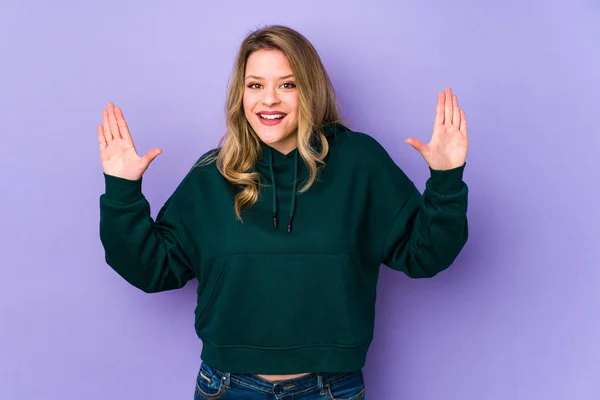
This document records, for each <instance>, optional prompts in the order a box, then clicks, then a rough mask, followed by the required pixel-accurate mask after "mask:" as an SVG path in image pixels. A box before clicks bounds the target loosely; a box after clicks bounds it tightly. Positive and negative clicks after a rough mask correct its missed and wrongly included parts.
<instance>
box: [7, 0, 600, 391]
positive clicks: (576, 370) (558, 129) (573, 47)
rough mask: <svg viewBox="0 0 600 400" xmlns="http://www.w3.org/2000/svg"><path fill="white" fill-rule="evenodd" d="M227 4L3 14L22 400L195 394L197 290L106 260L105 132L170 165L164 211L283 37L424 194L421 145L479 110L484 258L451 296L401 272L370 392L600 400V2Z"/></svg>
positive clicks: (387, 276)
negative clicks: (442, 109) (441, 118)
mask: <svg viewBox="0 0 600 400" xmlns="http://www.w3.org/2000/svg"><path fill="white" fill-rule="evenodd" d="M207 3H208V2H196V1H190V0H178V1H171V2H157V1H154V2H153V1H139V0H138V1H114V0H111V1H103V2H94V3H93V4H91V3H89V2H88V3H85V4H83V3H82V2H77V3H76V2H74V1H70V2H67V1H64V0H63V1H54V2H51V3H48V2H42V1H29V2H20V3H17V2H16V1H15V0H8V1H4V2H3V5H2V12H0V35H1V37H2V40H0V50H1V52H2V59H3V60H2V63H0V81H2V85H1V87H2V95H1V96H0V110H1V111H0V115H1V116H2V117H1V118H0V135H2V146H1V150H0V153H1V154H2V155H1V157H0V170H1V171H2V177H1V178H0V181H1V187H2V195H1V196H0V213H1V214H0V218H1V221H0V246H1V254H2V262H1V266H2V268H1V272H2V274H1V278H0V324H1V325H0V398H2V399H7V400H19V399H31V398H44V399H48V400H55V399H56V400H58V399H73V400H75V399H83V398H85V399H88V400H96V399H98V400H99V399H113V400H121V399H123V400H125V399H141V398H143V399H147V400H154V399H157V400H158V399H191V397H192V396H193V387H194V379H195V377H196V373H197V368H198V366H199V363H200V359H199V353H200V350H201V342H200V341H199V340H198V339H197V338H196V337H195V334H194V330H193V308H194V305H195V286H196V284H195V282H190V284H188V285H187V286H186V287H185V288H183V289H182V290H179V291H173V292H167V293H161V294H156V295H146V294H144V293H142V292H140V291H137V290H135V289H134V288H132V287H131V286H129V285H128V284H127V283H125V282H124V281H123V280H122V279H120V278H119V277H118V276H117V275H116V274H115V273H114V272H113V271H112V270H111V269H110V268H109V267H108V266H107V265H106V264H105V263H104V259H103V249H102V247H101V243H100V241H99V238H98V218H99V211H98V197H99V195H100V194H101V193H102V191H103V189H104V186H103V179H102V174H101V168H100V162H99V158H98V146H97V141H96V124H98V123H100V122H101V110H102V109H103V108H104V106H105V104H106V102H107V101H113V102H115V103H116V104H117V105H120V106H121V107H122V108H123V109H124V112H125V115H126V117H127V119H128V122H129V126H130V128H131V130H132V132H133V135H134V139H135V140H136V145H137V147H138V149H139V150H140V151H141V152H145V151H147V150H148V149H150V148H152V147H162V148H163V151H164V153H163V154H162V155H161V156H159V158H158V159H157V160H156V161H155V163H154V164H153V165H152V166H151V168H150V169H149V171H148V172H147V174H146V175H145V181H144V182H145V184H144V188H143V190H144V193H145V195H146V196H147V198H148V199H149V201H150V203H151V205H152V211H153V216H156V213H157V212H158V209H159V208H160V206H161V205H162V203H163V202H164V201H165V200H166V198H167V197H168V195H169V194H170V193H171V192H172V191H173V190H174V189H175V187H176V185H177V184H178V183H179V181H180V180H181V179H182V177H183V176H184V174H185V173H186V172H187V170H188V168H189V167H190V166H191V164H192V163H193V162H194V161H195V160H196V159H197V157H198V156H199V155H200V154H201V153H202V152H204V151H206V150H208V149H209V148H211V147H213V146H215V145H216V144H217V141H218V139H219V138H220V136H221V134H222V133H223V130H224V122H223V103H224V96H225V88H226V82H227V79H228V76H229V73H230V70H231V65H232V61H233V57H234V55H235V52H236V50H237V46H238V45H239V43H240V41H241V40H242V38H243V36H244V35H245V34H246V33H247V32H248V31H249V30H250V29H253V28H256V27H258V26H259V25H261V24H267V23H283V24H288V25H290V26H292V27H294V28H296V29H298V30H300V31H301V32H303V33H304V34H305V35H306V36H308V38H309V39H311V40H312V41H313V43H314V44H315V46H316V47H317V49H318V50H319V52H320V54H321V55H322V57H323V60H324V62H325V64H326V67H327V68H328V70H329V72H330V74H331V76H332V79H333V81H334V84H335V87H336V89H337V91H338V93H339V96H340V99H341V102H342V106H343V109H344V114H345V116H346V117H347V118H348V119H349V120H350V121H351V123H352V124H353V126H354V127H355V128H356V129H358V130H362V131H365V132H368V133H369V134H371V135H372V136H374V137H376V138H377V139H378V140H379V141H380V142H381V143H382V144H383V145H384V146H385V147H386V148H387V149H388V150H389V152H390V153H391V154H392V156H393V157H394V159H395V160H396V161H397V162H398V163H399V164H400V165H401V166H402V167H403V168H404V169H405V171H406V172H407V174H408V175H409V176H410V177H411V178H412V179H413V180H414V181H415V182H416V183H417V185H418V186H419V188H421V189H423V187H424V183H425V180H426V178H427V176H428V175H427V174H428V170H427V168H426V164H425V162H424V161H423V160H422V158H421V156H420V155H419V154H418V153H417V152H416V151H415V150H413V149H412V148H410V147H409V146H408V145H407V144H405V143H404V139H405V138H406V137H407V136H415V137H419V138H421V139H423V140H427V139H428V138H429V137H430V134H431V126H432V122H433V112H434V108H435V101H436V93H437V91H439V90H443V88H444V87H445V86H450V87H452V88H453V90H454V91H455V92H456V93H457V94H458V95H459V100H460V103H461V106H463V107H464V108H465V109H466V111H467V117H468V119H469V127H470V139H471V147H470V153H469V158H468V166H467V170H466V174H465V179H466V181H467V183H468V184H469V185H470V188H471V197H470V209H469V217H470V223H471V237H470V241H469V243H468V245H467V247H466V248H465V250H464V252H463V253H462V254H461V255H460V257H459V258H458V260H457V261H456V263H455V265H454V266H453V267H451V268H450V269H449V270H447V271H445V272H444V273H442V274H440V275H439V276H438V277H436V278H434V279H431V280H421V281H417V280H410V279H408V278H406V277H405V276H404V275H401V274H400V273H396V272H394V271H390V270H389V269H387V268H385V267H383V268H384V269H383V271H382V275H381V281H380V284H379V297H378V306H377V323H376V332H375V334H376V337H375V341H374V343H373V346H372V348H371V350H370V353H369V357H368V362H367V365H366V368H365V377H366V384H367V387H368V391H369V398H370V399H371V400H378V399H418V400H430V399H431V400H434V399H435V400H437V399H446V400H459V399H460V400H480V399H487V400H496V399H498V400H500V399H502V400H504V399H522V400H525V399H528V400H529V399H545V400H551V399H552V400H553V399H561V400H562V399H568V400H573V399H576V400H581V399H585V400H587V399H590V400H591V399H597V398H599V396H600V384H599V383H598V380H597V374H598V366H599V365H600V344H599V342H598V338H599V337H600V320H599V318H600V317H599V316H600V313H599V308H600V295H599V294H598V290H597V288H598V284H599V283H600V261H599V257H600V252H599V250H598V247H599V246H598V242H599V241H600V240H599V238H600V229H599V228H598V227H599V217H600V212H599V209H600V208H599V207H598V199H599V194H600V193H599V190H598V164H597V163H598V161H597V155H598V149H599V147H600V140H599V138H598V137H599V134H600V132H599V129H598V126H599V125H598V115H599V113H600V101H599V98H600V51H599V48H600V46H599V45H598V43H599V42H600V6H599V5H598V4H599V3H598V2H597V1H596V0H570V1H567V0H562V1H558V0H557V1H547V0H535V1H533V0H531V1H522V0H519V1H517V0H508V1H503V2H494V4H493V5H492V4H484V2H481V1H475V0H456V1H453V2H448V1H442V0H428V1H419V2H417V1H408V0H402V1H398V0H388V1H379V2H377V1H375V2H371V3H370V4H369V5H366V3H365V4H363V3H362V2H358V1H354V2H346V1H341V0H336V1H322V0H319V1H314V0H305V1H302V2H300V3H298V2H296V3H294V4H291V3H290V4H288V3H282V2H269V1H261V0H257V1H254V2H252V3H248V2H245V1H228V2H217V3H212V5H207ZM486 3H490V2H486Z"/></svg>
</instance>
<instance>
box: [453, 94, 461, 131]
mask: <svg viewBox="0 0 600 400" xmlns="http://www.w3.org/2000/svg"><path fill="white" fill-rule="evenodd" d="M452 125H454V126H456V127H457V128H458V127H459V126H460V108H458V97H456V95H452Z"/></svg>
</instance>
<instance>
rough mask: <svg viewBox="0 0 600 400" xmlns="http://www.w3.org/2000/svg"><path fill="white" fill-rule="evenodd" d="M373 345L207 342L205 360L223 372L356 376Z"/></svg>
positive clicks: (203, 354)
mask: <svg viewBox="0 0 600 400" xmlns="http://www.w3.org/2000/svg"><path fill="white" fill-rule="evenodd" d="M369 345H370V341H368V342H366V343H362V344H359V345H356V346H351V347H340V346H335V345H330V344H329V345H321V346H310V347H308V346H307V347H294V348H258V347H247V346H227V347H220V346H216V345H213V344H212V343H210V342H208V341H203V346H202V354H201V358H202V360H203V361H205V362H206V363H208V364H209V365H211V366H213V367H214V368H217V369H218V370H220V371H223V372H231V373H246V374H273V375H283V374H299V373H305V372H353V371H357V370H359V369H361V368H363V366H364V364H365V360H366V354H367V351H368V348H369Z"/></svg>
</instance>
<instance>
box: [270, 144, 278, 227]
mask: <svg viewBox="0 0 600 400" xmlns="http://www.w3.org/2000/svg"><path fill="white" fill-rule="evenodd" d="M269 169H270V170H271V182H273V227H274V228H275V229H277V186H276V185H275V174H274V173H273V150H271V149H270V148H269Z"/></svg>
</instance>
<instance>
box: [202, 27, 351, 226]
mask: <svg viewBox="0 0 600 400" xmlns="http://www.w3.org/2000/svg"><path fill="white" fill-rule="evenodd" d="M258 50H280V51H281V52H283V53H284V54H285V55H286V56H287V58H288V61H289V63H290V67H291V69H292V72H293V74H294V77H295V80H296V88H297V91H298V104H299V106H298V131H297V141H298V143H297V147H298V152H299V154H300V156H301V157H302V159H303V160H304V162H305V163H306V165H307V167H308V169H309V177H308V180H307V182H306V184H305V185H304V186H303V187H302V188H301V189H300V193H304V192H305V191H307V190H308V189H309V188H310V187H311V186H312V184H313V183H314V182H315V180H316V178H317V171H318V168H319V165H320V166H323V165H325V162H324V159H325V157H326V155H327V153H328V152H329V145H328V143H327V139H326V138H325V136H324V134H323V132H322V127H323V125H325V124H327V123H331V122H340V112H339V105H338V102H337V99H336V95H335V91H334V89H333V85H332V83H331V81H330V79H329V76H328V74H327V71H326V70H325V67H324V66H323V64H322V62H321V59H320V57H319V54H318V53H317V51H316V49H315V48H314V47H313V45H312V44H311V43H310V42H309V41H308V39H306V38H305V37H304V36H303V35H302V34H300V33H299V32H297V31H295V30H293V29H291V28H289V27H286V26H282V25H271V26H267V27H264V28H261V29H258V30H255V31H254V32H251V33H250V34H249V35H248V36H246V38H245V39H244V41H243V42H242V44H241V46H240V49H239V52H238V54H237V58H236V61H235V64H234V67H233V71H232V75H231V78H230V81H229V87H228V92H227V101H226V128H227V130H226V133H225V135H224V136H223V138H222V139H221V141H220V142H219V148H218V149H217V151H215V152H214V153H213V154H212V155H211V156H209V157H207V158H206V159H205V160H204V161H202V162H201V164H205V163H210V162H212V161H214V160H216V162H217V168H218V170H219V171H220V173H221V174H222V175H223V176H224V177H225V178H226V179H227V180H228V181H229V182H230V183H231V184H232V185H234V186H236V187H239V188H241V191H239V192H238V193H237V194H236V196H235V205H234V210H235V214H236V216H237V218H238V219H239V220H240V221H241V220H242V211H243V210H245V209H249V208H251V207H253V206H254V205H255V204H256V202H257V201H258V193H259V186H260V185H261V182H260V174H259V173H258V172H252V169H253V168H254V166H255V164H256V162H257V161H258V159H259V156H260V155H261V140H260V138H259V137H258V135H257V134H256V133H255V132H254V130H253V129H252V127H251V126H250V124H249V122H248V120H247V119H246V116H245V114H244V106H243V97H244V90H245V84H244V81H245V79H244V75H245V71H246V62H247V60H248V57H249V56H250V54H252V53H253V52H255V51H258Z"/></svg>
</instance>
